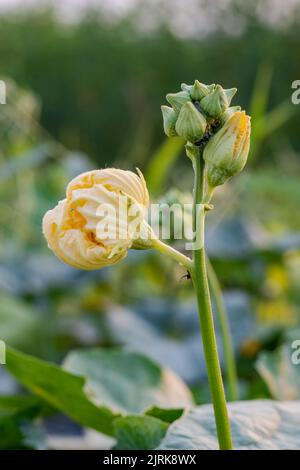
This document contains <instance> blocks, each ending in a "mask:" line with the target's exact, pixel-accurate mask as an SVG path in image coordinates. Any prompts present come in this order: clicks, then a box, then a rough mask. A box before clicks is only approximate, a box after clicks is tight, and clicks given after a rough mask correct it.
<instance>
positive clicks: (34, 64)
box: [0, 0, 300, 166]
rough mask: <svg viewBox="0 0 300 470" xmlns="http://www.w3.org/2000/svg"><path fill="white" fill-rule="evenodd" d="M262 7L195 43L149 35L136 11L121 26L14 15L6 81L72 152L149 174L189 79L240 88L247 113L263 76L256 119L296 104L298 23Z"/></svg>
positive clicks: (243, 10)
mask: <svg viewBox="0 0 300 470" xmlns="http://www.w3.org/2000/svg"><path fill="white" fill-rule="evenodd" d="M235 3H236V4H237V5H235ZM255 3H256V2H255V0H253V1H252V2H247V5H243V4H242V3H241V2H239V3H238V2H232V6H231V7H230V5H229V6H228V9H227V11H226V15H227V16H226V17H224V18H223V21H224V23H225V22H226V18H227V20H228V18H229V17H230V12H231V15H236V14H238V15H239V18H240V22H241V24H242V25H243V30H242V32H241V34H238V35H234V34H232V35H231V34H230V33H226V32H224V28H223V29H221V28H220V29H219V30H217V32H214V33H213V34H208V35H206V36H203V35H199V37H198V36H197V35H195V36H194V37H192V38H187V39H182V38H180V37H178V36H176V35H175V34H174V33H173V32H172V29H171V27H170V25H169V24H161V25H160V26H159V27H158V28H157V29H155V30H154V32H153V33H152V32H149V31H147V29H146V30H145V31H144V32H143V30H142V29H143V28H142V27H141V26H140V25H137V24H136V21H137V18H136V16H137V13H136V12H135V11H133V12H131V14H129V16H126V17H125V18H123V19H121V20H120V21H114V22H113V21H108V20H107V17H105V16H104V15H101V14H100V13H95V12H93V11H91V12H87V13H86V15H85V16H84V17H83V18H82V19H81V20H79V21H78V22H76V23H71V24H69V23H66V22H62V21H59V20H57V18H56V16H55V13H54V12H53V11H52V10H51V9H48V10H37V11H32V12H29V13H28V12H25V13H24V12H23V13H22V12H21V13H16V12H12V13H11V14H6V15H2V16H1V18H0V70H1V74H4V75H8V76H12V77H13V78H14V79H16V80H17V82H18V83H19V84H20V85H22V86H24V87H28V88H29V89H33V90H34V91H35V93H36V94H37V95H38V96H39V97H40V98H41V102H42V124H43V125H44V126H45V127H46V128H47V129H48V130H49V131H51V133H53V135H55V136H56V138H57V139H58V140H60V141H61V142H62V143H64V144H65V145H66V146H68V147H69V148H71V149H76V150H78V149H79V150H83V151H84V152H86V153H88V154H89V155H90V156H91V157H92V158H93V159H94V160H95V161H96V162H97V163H98V164H99V165H103V164H108V165H109V164H111V163H112V162H114V161H115V160H116V159H118V161H119V162H120V164H121V165H123V163H122V162H124V159H128V158H130V161H131V162H132V164H133V165H134V164H138V165H140V166H143V164H144V163H145V161H146V160H147V158H149V156H150V155H151V153H152V152H153V150H154V149H156V147H157V146H158V144H159V143H160V142H161V141H162V138H163V133H162V126H161V116H160V112H159V106H160V105H161V104H162V103H163V102H164V95H165V94H166V93H167V92H170V91H172V90H177V89H178V84H180V83H181V82H182V81H185V82H187V83H189V82H192V81H193V80H194V79H195V78H199V79H201V80H203V81H204V82H208V83H209V82H214V81H215V80H216V77H217V80H218V81H219V82H220V83H222V84H223V85H224V86H225V87H232V86H236V87H237V88H238V90H239V94H238V98H239V103H240V104H241V105H242V106H243V107H246V109H247V110H248V112H249V111H250V107H249V103H250V101H251V97H252V90H253V88H254V84H255V82H256V76H257V72H258V70H260V71H261V73H260V76H263V80H264V81H267V82H270V83H268V95H269V101H268V103H266V96H264V97H262V87H263V85H264V84H261V80H260V87H259V88H258V90H259V91H258V93H257V94H256V96H255V99H254V101H252V111H254V112H255V114H256V113H259V112H261V111H264V110H265V107H266V106H267V107H268V109H272V108H273V107H274V106H277V105H279V104H281V103H282V102H284V101H287V102H289V101H290V96H291V91H292V90H291V83H292V82H293V81H294V80H296V79H297V78H299V75H300V66H299V61H297V60H296V58H297V57H298V55H299V28H300V22H299V15H297V14H295V15H294V16H293V21H292V23H291V24H290V25H289V27H285V28H282V29H280V28H271V27H269V26H267V25H266V24H265V23H264V22H262V21H261V20H260V19H259V18H258V17H257V15H256V11H255ZM141 4H143V2H141ZM162 4H163V2H162ZM251 4H253V9H252V8H251ZM137 8H138V7H137ZM140 8H141V7H140ZM157 8H158V9H159V5H157ZM231 9H232V10H231ZM158 11H159V10H157V11H156V16H158ZM174 14H175V13H174ZM200 19H201V18H199V20H200ZM137 26H140V27H137ZM229 30H230V29H229ZM262 64H265V65H264V68H263V69H261V65H262ZM267 69H268V70H267ZM272 71H273V76H272V81H270V78H271V73H272ZM269 85H270V86H269ZM281 112H282V113H283V112H284V111H281ZM288 112H289V111H288ZM273 119H275V118H274V117H273ZM267 124H268V125H270V124H269V123H268V122H267ZM299 124H300V120H299V113H297V116H295V117H294V119H293V121H292V122H289V124H288V125H286V126H285V130H284V131H285V136H286V138H289V139H292V142H293V144H295V145H296V147H297V148H298V149H299V141H298V139H297V132H298V129H299ZM276 142H277V139H275V138H273V139H272V143H269V144H268V145H267V147H266V148H264V152H263V155H264V156H265V158H267V155H268V154H269V151H270V149H272V147H273V146H274V145H276Z"/></svg>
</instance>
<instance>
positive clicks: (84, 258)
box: [43, 168, 149, 270]
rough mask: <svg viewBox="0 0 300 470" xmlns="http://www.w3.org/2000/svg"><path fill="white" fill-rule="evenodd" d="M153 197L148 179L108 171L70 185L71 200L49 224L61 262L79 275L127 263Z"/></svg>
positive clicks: (53, 214) (52, 212)
mask: <svg viewBox="0 0 300 470" xmlns="http://www.w3.org/2000/svg"><path fill="white" fill-rule="evenodd" d="M148 204H149V195H148V190H147V187H146V183H145V180H144V178H143V175H142V174H141V173H140V172H139V174H138V175H136V174H135V173H133V172H131V171H124V170H117V169H115V168H106V169H104V170H95V171H88V172H87V173H83V174H81V175H79V176H77V177H76V178H74V179H73V180H72V181H71V182H70V183H69V185H68V187H67V191H66V198H65V199H64V200H63V201H60V202H59V203H58V205H57V206H56V207H55V208H54V209H52V210H49V211H48V212H47V213H46V214H45V216H44V218H43V233H44V236H45V238H46V240H47V242H48V246H49V248H50V249H51V250H52V251H53V252H54V253H55V254H56V256H57V257H58V258H60V259H61V260H62V261H64V262H65V263H67V264H70V265H71V266H73V267H75V268H78V269H86V270H93V269H100V268H102V267H104V266H109V265H112V264H115V263H117V262H118V261H120V260H121V259H123V258H125V256H126V255H127V251H128V249H129V248H131V247H132V245H133V243H135V241H136V238H137V234H139V233H140V227H141V226H142V225H143V224H144V216H145V212H146V208H147V206H148Z"/></svg>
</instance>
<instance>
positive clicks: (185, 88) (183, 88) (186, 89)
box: [180, 83, 193, 95]
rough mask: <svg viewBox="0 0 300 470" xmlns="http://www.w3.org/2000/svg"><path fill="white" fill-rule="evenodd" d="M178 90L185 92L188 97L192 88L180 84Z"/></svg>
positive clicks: (191, 86)
mask: <svg viewBox="0 0 300 470" xmlns="http://www.w3.org/2000/svg"><path fill="white" fill-rule="evenodd" d="M180 88H181V89H182V91H186V92H187V93H188V94H189V95H191V90H192V88H193V85H187V84H186V83H182V84H181V85H180Z"/></svg>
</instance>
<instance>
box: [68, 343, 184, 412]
mask: <svg viewBox="0 0 300 470" xmlns="http://www.w3.org/2000/svg"><path fill="white" fill-rule="evenodd" d="M64 367H65V368H66V369H67V370H68V371H69V372H72V373H74V374H79V375H81V376H84V377H85V378H86V386H85V392H86V395H87V396H88V397H89V398H90V400H91V401H93V403H95V404H96V405H103V406H107V407H109V408H110V409H112V410H114V412H115V413H122V414H123V413H126V414H130V413H142V412H144V411H145V410H146V409H147V408H149V407H151V406H153V405H156V406H159V407H161V408H184V407H186V406H191V405H192V404H193V400H192V396H191V393H190V391H189V389H188V388H187V386H186V385H185V384H184V383H183V382H182V381H181V379H179V378H178V377H177V376H176V375H175V374H174V373H173V372H171V371H170V370H168V369H164V368H161V367H159V366H158V365H157V364H156V363H155V362H153V361H152V360H150V359H148V358H147V357H145V356H143V355H141V354H139V353H135V352H129V351H124V350H113V349H110V350H103V349H92V350H85V351H74V352H71V353H70V354H69V355H68V356H67V359H66V361H65V363H64Z"/></svg>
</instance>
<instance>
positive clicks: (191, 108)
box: [175, 102, 206, 142]
mask: <svg viewBox="0 0 300 470" xmlns="http://www.w3.org/2000/svg"><path fill="white" fill-rule="evenodd" d="M175 129H176V132H177V134H178V135H180V136H181V137H183V138H184V139H185V140H188V141H190V142H195V141H197V140H199V139H201V138H202V137H203V135H204V133H205V129H206V119H205V117H204V116H203V115H202V114H201V113H200V112H199V111H198V110H197V108H196V107H195V105H194V104H193V103H192V102H188V103H185V104H184V105H183V106H182V108H181V110H180V113H179V116H178V118H177V121H176V126H175Z"/></svg>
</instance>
